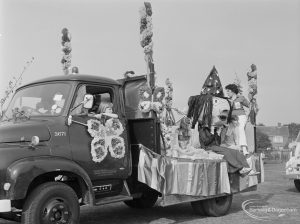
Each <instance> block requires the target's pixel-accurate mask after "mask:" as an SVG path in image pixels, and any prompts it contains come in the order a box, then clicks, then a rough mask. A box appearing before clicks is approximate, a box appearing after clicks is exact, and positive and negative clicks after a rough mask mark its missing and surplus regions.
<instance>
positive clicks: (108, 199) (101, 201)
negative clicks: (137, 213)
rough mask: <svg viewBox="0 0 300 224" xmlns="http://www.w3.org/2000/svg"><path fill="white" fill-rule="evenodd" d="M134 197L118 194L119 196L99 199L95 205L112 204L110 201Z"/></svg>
mask: <svg viewBox="0 0 300 224" xmlns="http://www.w3.org/2000/svg"><path fill="white" fill-rule="evenodd" d="M132 199H133V197H131V196H126V195H117V196H112V197H106V198H101V199H98V200H97V201H96V203H95V205H105V204H110V203H114V202H119V201H129V200H132Z"/></svg>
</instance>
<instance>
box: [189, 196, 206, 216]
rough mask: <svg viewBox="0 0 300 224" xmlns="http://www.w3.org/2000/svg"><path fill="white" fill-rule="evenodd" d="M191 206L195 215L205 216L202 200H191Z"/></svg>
mask: <svg viewBox="0 0 300 224" xmlns="http://www.w3.org/2000/svg"><path fill="white" fill-rule="evenodd" d="M191 205H192V208H193V210H194V212H195V213H196V214H197V215H201V216H206V213H205V211H204V208H203V201H202V200H201V201H193V202H191Z"/></svg>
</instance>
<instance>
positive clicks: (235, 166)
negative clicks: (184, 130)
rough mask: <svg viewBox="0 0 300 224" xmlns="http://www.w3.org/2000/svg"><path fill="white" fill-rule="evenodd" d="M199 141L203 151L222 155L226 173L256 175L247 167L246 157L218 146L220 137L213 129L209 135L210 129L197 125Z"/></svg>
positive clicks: (233, 150) (236, 151)
mask: <svg viewBox="0 0 300 224" xmlns="http://www.w3.org/2000/svg"><path fill="white" fill-rule="evenodd" d="M198 131H199V140H200V143H201V147H203V148H204V149H205V150H212V151H213V152H215V153H218V154H221V155H224V157H223V158H224V160H226V161H227V163H228V173H235V172H237V171H238V172H239V173H240V174H241V175H256V174H258V172H255V171H254V170H252V169H251V168H250V167H249V164H248V162H247V160H246V157H245V156H244V155H243V153H241V152H239V151H238V150H235V149H231V148H227V147H222V146H220V142H221V137H220V136H219V135H218V133H217V129H216V128H215V131H214V134H212V133H210V128H208V127H204V126H201V124H199V128H198Z"/></svg>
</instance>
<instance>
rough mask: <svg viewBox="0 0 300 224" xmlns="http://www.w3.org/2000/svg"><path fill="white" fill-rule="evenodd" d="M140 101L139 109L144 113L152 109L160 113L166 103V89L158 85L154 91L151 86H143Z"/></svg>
mask: <svg viewBox="0 0 300 224" xmlns="http://www.w3.org/2000/svg"><path fill="white" fill-rule="evenodd" d="M139 95H140V102H139V109H140V110H141V111H142V112H143V113H148V112H150V111H151V110H153V111H155V112H156V113H158V114H160V113H162V112H163V109H164V104H163V102H162V101H163V99H164V96H165V90H164V88H162V87H156V88H155V89H154V91H153V94H152V90H151V88H150V87H149V86H142V87H141V88H140V90H139Z"/></svg>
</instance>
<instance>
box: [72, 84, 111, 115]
mask: <svg viewBox="0 0 300 224" xmlns="http://www.w3.org/2000/svg"><path fill="white" fill-rule="evenodd" d="M85 94H91V95H93V98H94V99H93V106H92V108H91V109H89V110H88V111H87V110H86V109H85V108H84V107H83V105H80V103H81V102H82V101H83V100H84V96H85ZM112 103H113V89H112V88H110V87H106V86H96V85H81V86H80V87H79V88H78V90H77V94H76V99H75V101H74V104H73V107H76V109H74V110H73V111H72V113H71V114H72V115H78V114H85V113H94V114H99V113H103V110H105V108H106V107H107V106H108V105H111V106H112V107H113V108H114V106H113V105H112Z"/></svg>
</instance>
